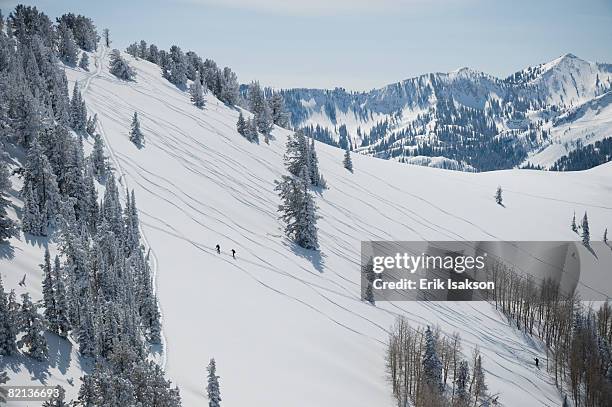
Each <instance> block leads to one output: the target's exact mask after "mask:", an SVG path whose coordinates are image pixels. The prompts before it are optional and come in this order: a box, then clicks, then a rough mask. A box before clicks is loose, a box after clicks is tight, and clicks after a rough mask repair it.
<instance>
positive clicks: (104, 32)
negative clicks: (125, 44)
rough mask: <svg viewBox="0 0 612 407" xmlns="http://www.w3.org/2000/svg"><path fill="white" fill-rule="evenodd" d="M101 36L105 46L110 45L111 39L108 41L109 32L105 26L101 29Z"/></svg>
mask: <svg viewBox="0 0 612 407" xmlns="http://www.w3.org/2000/svg"><path fill="white" fill-rule="evenodd" d="M102 36H103V37H104V45H105V46H106V48H108V47H110V45H111V41H110V32H109V31H108V28H105V29H104V30H102Z"/></svg>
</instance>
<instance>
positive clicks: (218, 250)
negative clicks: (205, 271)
mask: <svg viewBox="0 0 612 407" xmlns="http://www.w3.org/2000/svg"><path fill="white" fill-rule="evenodd" d="M215 248H216V249H217V254H221V246H219V244H217V245H216V246H215Z"/></svg>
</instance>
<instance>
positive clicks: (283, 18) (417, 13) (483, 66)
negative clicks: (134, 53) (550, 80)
mask: <svg viewBox="0 0 612 407" xmlns="http://www.w3.org/2000/svg"><path fill="white" fill-rule="evenodd" d="M17 3H19V2H15V1H11V0H0V9H2V11H3V14H5V15H7V14H8V12H9V11H10V9H12V8H13V7H14V6H15V5H16V4H17ZM22 3H24V4H29V5H35V6H37V7H38V8H39V9H41V10H42V11H43V12H45V13H46V14H48V15H49V16H51V17H53V18H55V17H57V16H59V15H61V14H63V13H64V12H67V11H72V12H74V13H79V14H83V15H86V16H88V17H91V18H92V19H93V20H94V22H95V24H96V25H97V27H98V28H99V30H100V31H101V30H102V28H109V29H110V33H111V39H112V41H113V46H115V47H117V48H120V49H125V47H126V46H127V45H128V44H129V43H130V42H134V41H136V40H141V39H144V40H146V41H147V42H148V43H150V42H153V43H155V44H157V45H158V46H160V47H163V48H166V49H167V48H169V46H170V45H172V44H177V45H179V46H181V48H182V49H183V50H184V51H187V50H193V51H195V52H197V53H198V55H200V56H202V57H204V58H212V59H214V60H215V61H216V62H217V63H218V64H219V65H222V66H229V67H230V68H232V70H234V71H235V72H236V73H237V74H238V77H239V79H240V81H241V82H242V83H248V82H250V81H251V80H254V79H257V80H259V81H260V82H261V83H262V84H264V85H266V86H273V87H277V88H290V87H318V88H334V87H343V88H346V89H350V90H368V89H372V88H375V87H380V86H383V85H386V84H389V83H393V82H397V81H400V80H403V79H406V78H410V77H414V76H417V75H420V74H424V73H428V72H448V71H453V70H455V69H458V68H460V67H465V66H467V67H470V68H473V69H476V70H480V71H484V72H487V73H489V74H492V75H495V76H498V77H506V76H507V75H509V74H511V73H512V72H515V71H517V70H520V69H522V68H524V67H526V66H529V65H535V64H538V63H542V62H547V61H550V60H552V59H554V58H556V57H558V56H560V55H563V54H565V53H568V52H571V53H573V54H575V55H577V56H579V57H581V58H583V59H586V60H589V61H598V62H610V63H612V1H611V0H580V1H576V0H554V1H552V0H538V1H532V0H513V1H507V0H165V1H162V0H122V1H118V0H96V1H90V0H39V1H22ZM534 3H537V4H534Z"/></svg>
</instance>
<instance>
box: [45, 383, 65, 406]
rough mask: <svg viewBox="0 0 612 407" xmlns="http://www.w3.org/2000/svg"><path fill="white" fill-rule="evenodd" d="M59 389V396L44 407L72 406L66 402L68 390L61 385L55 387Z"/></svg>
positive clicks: (51, 399) (48, 401)
mask: <svg viewBox="0 0 612 407" xmlns="http://www.w3.org/2000/svg"><path fill="white" fill-rule="evenodd" d="M55 388H56V389H57V396H53V397H51V398H50V399H49V400H47V401H45V402H44V403H43V404H42V407H68V406H70V405H71V404H70V403H68V402H66V390H64V388H63V387H62V386H60V385H59V384H58V385H57V386H55Z"/></svg>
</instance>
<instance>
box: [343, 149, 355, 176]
mask: <svg viewBox="0 0 612 407" xmlns="http://www.w3.org/2000/svg"><path fill="white" fill-rule="evenodd" d="M342 165H344V168H346V169H347V170H349V171H350V172H353V160H351V152H350V150H349V149H348V148H347V149H346V150H345V151H344V160H343V161H342Z"/></svg>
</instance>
